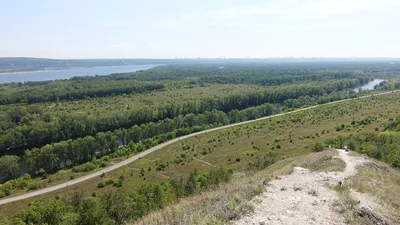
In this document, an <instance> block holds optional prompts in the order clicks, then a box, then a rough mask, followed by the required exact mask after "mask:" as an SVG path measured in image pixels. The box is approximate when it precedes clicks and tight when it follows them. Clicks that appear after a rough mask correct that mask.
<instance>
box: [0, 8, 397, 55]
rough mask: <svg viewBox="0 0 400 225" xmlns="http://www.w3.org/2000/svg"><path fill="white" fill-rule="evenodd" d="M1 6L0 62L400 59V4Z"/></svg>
mask: <svg viewBox="0 0 400 225" xmlns="http://www.w3.org/2000/svg"><path fill="white" fill-rule="evenodd" d="M0 6H1V9H0V10H1V11H0V12H1V13H0V26H1V27H2V28H3V31H5V32H2V35H1V36H0V42H1V43H2V45H1V46H0V57H35V58H51V59H175V58H178V59H184V58H187V59H189V58H190V59H195V58H203V59H212V58H225V59H227V58H236V59H245V58H253V59H268V58H399V57H400V45H399V44H398V40H399V38H400V31H399V30H398V29H396V27H399V26H400V15H399V14H398V13H397V12H398V11H399V10H400V1H396V0H381V1H374V0H304V1H298V0H271V1H259V0H249V1H239V0H231V1H228V0H221V1H196V2H187V1H183V0H171V1H168V2H165V1H156V0H149V1H146V2H143V1H128V0H116V1H113V2H109V1H104V0H97V1H94V0H87V1H78V0H71V1H67V2H66V1H49V0H38V1H32V2H26V1H22V0H15V1H11V0H0Z"/></svg>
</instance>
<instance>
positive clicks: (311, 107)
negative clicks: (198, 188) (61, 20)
mask: <svg viewBox="0 0 400 225" xmlns="http://www.w3.org/2000/svg"><path fill="white" fill-rule="evenodd" d="M398 91H400V90H395V91H388V92H383V93H379V94H375V95H374V96H378V95H386V94H392V93H395V92H398ZM370 97H372V95H367V96H363V97H360V99H364V98H370ZM352 100H353V99H344V100H340V101H335V102H330V103H326V104H321V105H315V106H310V107H307V108H302V109H298V110H294V111H292V112H286V113H280V114H276V115H272V116H266V117H262V118H258V119H255V120H249V121H245V122H240V123H235V124H230V125H226V126H222V127H216V128H213V129H209V130H204V131H200V132H197V133H193V134H188V135H186V136H182V137H178V138H175V139H173V140H170V141H167V142H165V143H162V144H159V145H157V146H155V147H152V148H150V149H148V150H146V151H144V152H141V153H139V154H137V155H135V156H132V157H131V158H129V159H126V160H124V161H122V162H119V163H117V164H115V165H113V166H110V167H107V168H105V169H102V170H99V171H97V172H94V173H91V174H88V175H86V176H83V177H80V178H77V179H75V180H71V181H68V182H65V183H62V184H59V185H55V186H52V187H48V188H44V189H41V190H37V191H33V192H29V193H26V194H22V195H19V196H15V197H10V198H5V199H2V200H0V205H4V204H8V203H11V202H15V201H19V200H23V199H27V198H31V197H34V196H38V195H42V194H45V193H49V192H53V191H56V190H59V189H62V188H66V187H68V186H72V185H75V184H78V183H81V182H84V181H86V180H89V179H92V178H94V177H97V176H100V175H101V174H103V173H108V172H110V171H113V170H116V169H118V168H121V167H123V166H126V165H128V164H130V163H132V162H134V161H136V160H139V159H140V158H142V157H144V156H146V155H148V154H150V153H152V152H155V151H157V150H160V149H162V148H164V147H166V146H168V145H171V144H173V143H175V142H178V141H181V140H184V139H187V138H190V137H194V136H196V135H200V134H205V133H209V132H213V131H217V130H223V129H226V128H229V127H234V126H240V125H244V124H248V123H252V122H256V121H261V120H266V119H270V118H274V117H279V116H284V115H287V114H291V113H295V112H300V111H305V110H309V109H313V108H317V107H321V106H325V105H332V104H336V103H339V102H345V101H352Z"/></svg>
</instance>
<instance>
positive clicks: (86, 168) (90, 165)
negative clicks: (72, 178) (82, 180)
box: [72, 162, 97, 173]
mask: <svg viewBox="0 0 400 225" xmlns="http://www.w3.org/2000/svg"><path fill="white" fill-rule="evenodd" d="M96 168H97V166H96V165H95V164H93V163H92V162H87V163H85V164H82V165H79V166H74V167H73V168H72V171H73V172H75V173H79V172H89V171H92V170H94V169H96Z"/></svg>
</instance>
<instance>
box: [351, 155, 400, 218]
mask: <svg viewBox="0 0 400 225" xmlns="http://www.w3.org/2000/svg"><path fill="white" fill-rule="evenodd" d="M357 169H358V174H357V176H354V177H351V178H350V179H349V181H350V185H349V186H350V188H352V189H354V190H355V191H357V192H361V193H365V194H368V195H369V196H371V197H373V198H374V200H376V201H377V202H378V203H379V205H380V206H381V208H382V209H381V210H382V211H383V212H384V213H385V215H387V216H388V217H389V219H390V220H392V221H393V223H394V224H398V223H400V172H399V171H398V170H396V169H393V168H391V167H390V166H389V165H387V164H385V163H382V162H379V161H376V160H372V162H370V163H367V164H364V165H361V166H359V167H358V168H357Z"/></svg>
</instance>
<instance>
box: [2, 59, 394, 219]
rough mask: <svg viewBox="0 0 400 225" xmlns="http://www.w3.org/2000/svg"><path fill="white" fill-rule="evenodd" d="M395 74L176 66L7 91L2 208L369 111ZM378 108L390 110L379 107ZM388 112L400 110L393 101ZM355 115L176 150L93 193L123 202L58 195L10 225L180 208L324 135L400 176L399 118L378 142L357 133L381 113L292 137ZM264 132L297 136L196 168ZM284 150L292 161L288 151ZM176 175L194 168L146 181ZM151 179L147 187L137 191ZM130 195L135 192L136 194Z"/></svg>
mask: <svg viewBox="0 0 400 225" xmlns="http://www.w3.org/2000/svg"><path fill="white" fill-rule="evenodd" d="M387 67H389V68H391V69H388V68H387ZM387 67H385V65H383V64H381V63H370V64H367V65H365V64H362V63H361V64H359V63H353V64H351V63H348V64H344V65H343V64H334V63H332V64H329V66H326V65H325V64H311V63H310V64H307V63H299V64H287V65H285V64H279V65H278V64H274V65H266V64H223V65H215V64H198V65H168V66H159V67H155V68H153V69H149V70H146V71H137V72H135V73H126V74H111V75H107V76H94V77H73V78H71V79H69V80H56V81H45V82H26V83H9V84H2V85H1V87H0V103H1V105H0V110H1V114H0V155H2V156H1V157H0V181H1V183H2V184H0V198H1V197H7V196H14V195H15V194H18V193H23V192H24V191H32V190H36V189H40V188H42V187H46V186H47V185H50V186H51V185H52V184H51V183H52V182H53V180H57V179H58V178H57V177H59V179H60V180H59V181H56V182H55V183H57V182H61V181H63V180H68V179H74V178H75V176H81V175H83V174H86V173H90V172H91V171H96V170H98V169H100V168H104V167H107V166H109V165H112V164H113V163H114V162H118V161H119V160H122V159H125V158H127V157H129V156H132V155H135V154H137V153H139V152H142V151H145V150H146V149H149V148H151V147H153V146H156V145H158V144H160V143H164V142H166V141H168V140H172V139H174V138H177V137H181V136H184V135H187V134H191V133H196V132H198V131H202V130H206V129H210V128H213V127H218V126H222V125H227V124H234V123H238V122H242V121H247V120H252V119H257V118H261V117H265V116H268V115H273V114H277V113H280V112H282V111H285V112H287V111H292V110H294V109H299V108H303V107H307V106H313V105H319V104H323V103H328V102H333V101H337V100H342V99H350V98H351V99H355V100H354V101H358V100H357V97H359V96H362V95H369V94H374V93H379V92H381V91H387V90H395V89H398V88H400V82H399V80H398V79H397V78H396V76H397V75H398V73H399V71H400V70H399V68H397V67H396V66H393V65H390V66H387ZM376 78H381V79H386V81H385V82H382V83H381V84H379V85H377V86H375V89H374V90H369V91H368V90H367V91H361V92H358V93H357V92H356V91H354V89H357V88H359V87H361V86H363V85H365V84H367V83H368V82H370V81H372V80H373V79H376ZM359 101H361V100H359ZM374 104H379V102H378V101H374ZM387 104H392V100H391V101H388V102H387ZM356 105H357V106H358V107H360V109H361V107H363V106H362V103H361V102H359V103H357V104H356ZM353 106H355V105H353ZM350 107H351V105H350V104H347V105H345V106H343V107H342V108H335V109H334V110H332V108H331V111H329V110H328V109H326V110H324V111H323V112H322V111H316V112H317V113H316V114H315V116H314V118H313V119H306V118H309V117H312V116H311V115H309V114H299V116H291V117H290V118H286V119H284V120H283V122H282V121H279V123H278V122H277V123H276V124H274V125H272V124H271V125H265V124H264V125H260V126H259V127H258V125H257V126H256V125H255V126H254V127H252V128H248V131H247V132H245V131H240V132H238V133H237V131H233V130H232V131H230V133H229V135H228V139H226V137H225V138H223V137H219V136H218V138H209V139H207V142H206V144H204V145H200V144H198V145H196V144H193V143H191V144H187V145H186V144H182V146H180V147H177V148H178V149H182V150H183V151H184V152H180V153H176V154H175V153H174V154H169V155H165V157H164V158H157V159H154V160H155V164H154V161H151V162H150V161H149V162H148V163H149V165H148V166H147V164H146V166H141V167H142V168H141V169H140V176H139V177H136V175H135V174H138V172H131V173H130V175H129V173H128V174H122V175H118V176H116V177H115V176H111V175H110V176H108V175H105V177H101V180H100V182H99V180H97V182H98V183H96V185H95V187H94V188H96V189H104V190H108V189H110V188H113V190H114V189H115V190H118V191H116V192H115V191H112V193H110V194H109V195H104V194H101V195H99V196H97V194H96V192H92V193H89V194H81V193H79V191H78V192H76V193H73V194H72V197H71V196H70V197H65V198H60V197H57V199H56V200H54V199H53V200H52V201H50V202H49V203H45V202H35V203H33V204H31V205H30V206H29V207H28V208H26V209H25V210H23V211H22V212H21V213H20V214H18V215H16V216H15V217H4V221H6V220H9V221H12V223H14V224H30V223H33V224H45V223H49V224H99V223H102V224H124V223H125V222H127V221H130V220H132V219H137V218H140V217H142V216H143V215H146V214H147V213H148V212H149V211H151V210H154V209H159V208H163V207H165V206H166V205H168V204H171V203H173V202H177V201H178V200H179V199H180V198H183V197H185V196H191V195H194V194H196V193H198V192H200V191H202V190H208V189H210V188H211V189H212V188H215V187H217V186H218V185H219V184H220V183H224V182H229V181H230V179H231V177H232V174H233V173H234V172H235V169H239V168H240V169H243V168H244V167H246V166H245V165H247V166H248V165H251V167H252V168H257V169H263V168H265V167H266V166H269V165H270V164H273V163H274V162H275V161H276V160H277V159H278V158H279V156H281V157H283V156H286V154H288V155H291V154H294V153H293V152H290V151H289V150H282V149H285V146H286V145H287V144H289V145H291V144H294V143H295V142H296V146H297V142H299V143H300V142H301V141H305V140H308V141H314V139H318V138H321V137H322V136H323V137H324V138H323V141H324V143H325V146H329V145H333V146H343V145H348V146H349V147H350V148H351V149H352V150H355V151H358V152H361V153H365V154H367V155H369V156H371V157H375V158H377V159H380V160H382V161H385V162H388V163H389V164H391V165H392V166H394V167H399V165H400V163H399V160H400V157H399V153H400V151H399V148H398V144H397V142H398V138H399V135H398V133H399V132H400V131H399V130H398V129H399V128H398V127H399V126H400V125H399V124H400V122H399V121H400V119H399V118H397V117H394V118H391V120H390V123H388V124H385V127H384V128H381V127H374V128H371V130H370V131H369V132H370V133H363V132H360V133H359V132H357V133H352V132H350V131H353V130H355V129H359V128H360V127H361V126H372V125H374V126H377V125H376V122H377V119H376V118H377V117H378V116H375V117H373V116H372V115H373V114H374V113H375V112H372V111H371V110H372V109H370V108H368V109H365V110H366V111H368V110H370V111H371V113H370V114H371V116H370V117H365V116H361V115H359V116H358V119H353V120H352V121H350V122H344V121H337V123H338V124H331V123H333V122H332V121H331V122H329V121H328V120H327V122H326V123H328V124H329V126H330V125H333V126H334V127H333V128H332V130H330V134H332V133H335V134H334V135H332V137H330V139H328V137H327V136H326V132H329V129H326V130H324V131H323V132H320V131H319V133H318V132H317V135H316V133H312V134H308V135H307V134H304V136H303V135H293V134H292V131H291V130H292V129H294V128H291V129H289V130H287V131H283V130H281V129H283V127H284V126H288V123H289V124H292V125H291V126H295V127H298V128H299V129H300V127H303V126H304V127H306V126H310V127H312V126H316V125H317V124H318V123H320V122H317V121H316V119H315V118H317V117H318V120H324V119H327V118H329V117H330V118H332V120H333V121H336V120H338V119H339V118H341V116H343V115H344V114H346V112H347V113H348V112H349V111H351V110H352V109H351V108H350ZM357 113H358V112H357ZM296 115H297V114H296ZM382 116H383V112H382ZM382 116H381V117H382ZM360 118H361V119H360ZM307 124H308V125H307ZM339 124H340V125H339ZM263 126H265V127H268V128H263ZM326 126H328V125H326ZM380 126H381V125H380ZM258 129H267V130H266V131H263V133H264V134H265V135H267V134H268V135H269V133H271V134H277V133H278V134H283V133H285V135H287V136H284V137H275V138H272V137H270V139H269V140H272V141H267V143H268V145H266V146H267V147H266V148H268V149H269V150H268V151H267V150H265V151H262V153H260V154H257V153H256V152H257V151H260V149H264V148H265V147H260V145H256V144H253V142H251V143H252V144H251V149H252V150H249V149H247V150H245V153H240V154H242V155H243V154H244V155H245V157H244V158H245V160H243V157H241V156H239V155H238V153H235V154H233V153H230V152H227V153H226V154H227V155H231V154H232V156H230V157H229V159H226V160H225V158H224V161H225V163H222V162H221V163H219V162H218V160H217V162H213V163H212V164H215V165H217V168H214V167H213V169H205V170H204V169H200V170H197V169H198V167H195V166H193V167H192V166H190V167H189V165H190V164H191V163H193V161H199V160H197V158H196V157H198V155H202V156H203V157H206V156H211V155H212V154H216V153H214V152H215V151H216V149H218V146H219V145H221V143H222V142H224V141H223V140H225V142H227V143H226V144H227V145H228V146H231V147H229V148H232V149H231V150H233V146H236V140H235V141H234V139H229V137H230V135H233V134H234V135H235V137H236V138H245V137H248V138H250V137H251V135H250V134H249V132H255V133H254V135H256V136H257V135H259V134H258V133H259V132H260V131H258ZM313 129H314V128H313ZM315 129H317V128H315ZM250 130H252V131H250ZM278 130H279V132H278ZM289 131H290V133H287V132H289ZM268 132H269V133H268ZM301 132H302V133H303V132H305V131H301ZM342 133H343V134H342ZM323 134H325V136H324V135H323ZM294 136H297V139H295V138H294ZM260 138H261V137H260ZM261 139H264V138H261ZM228 140H229V143H228ZM234 142H235V143H234ZM238 142H239V141H238ZM264 142H265V141H264ZM239 144H240V143H239ZM206 146H209V147H206ZM308 146H309V144H307V145H301V148H302V149H303V150H304V151H303V152H308V151H310V150H311V148H309V147H308ZM271 150H272V151H271ZM281 150H282V151H283V152H282V153H279V151H281ZM227 151H228V149H227ZM276 154H277V155H276ZM280 154H282V155H280ZM296 154H300V152H299V153H296ZM253 155H254V156H253ZM203 157H202V159H203ZM220 157H221V156H220ZM254 157H257V159H254ZM217 158H218V157H217ZM217 158H216V159H217ZM145 162H146V163H147V161H145ZM226 163H228V164H226ZM227 165H230V166H227ZM239 165H240V167H239ZM178 167H179V168H180V169H177V168H178ZM173 168H176V169H177V170H175V172H177V171H180V170H181V169H183V168H186V169H184V171H185V172H182V173H180V172H177V173H178V174H181V176H177V175H175V174H174V173H173V172H172V173H173V174H168V176H171V177H173V178H174V179H172V178H171V179H167V180H163V181H161V182H160V181H159V180H157V179H154V178H151V179H150V178H148V179H146V177H147V176H148V175H146V174H150V173H153V172H154V173H156V174H157V173H160V172H164V171H171V170H172V171H174V169H173ZM62 174H65V175H62ZM131 177H132V178H131ZM131 179H138V180H136V181H133V180H131ZM143 181H145V182H146V183H147V184H146V185H143V186H141V185H138V184H140V183H141V182H143ZM131 182H134V184H133V183H132V184H131ZM53 183H54V182H53ZM130 185H132V186H135V187H136V188H135V189H134V190H133V191H131V192H129V191H126V190H125V188H127V187H129V186H130ZM115 204H117V205H115ZM132 204H133V205H132ZM88 208H91V209H93V210H88ZM117 208H121V209H124V210H116V209H117ZM125 209H126V210H125ZM52 210H53V211H52ZM34 212H39V213H37V214H35V213H34ZM46 213H48V214H46ZM54 215H60V216H59V217H57V216H54ZM0 218H1V217H0ZM89 218H93V220H92V221H89ZM94 218H96V219H94ZM0 224H1V223H0Z"/></svg>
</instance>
